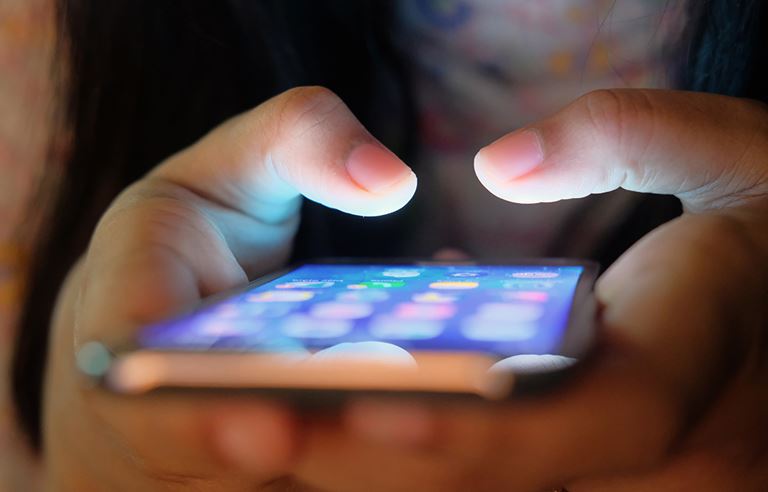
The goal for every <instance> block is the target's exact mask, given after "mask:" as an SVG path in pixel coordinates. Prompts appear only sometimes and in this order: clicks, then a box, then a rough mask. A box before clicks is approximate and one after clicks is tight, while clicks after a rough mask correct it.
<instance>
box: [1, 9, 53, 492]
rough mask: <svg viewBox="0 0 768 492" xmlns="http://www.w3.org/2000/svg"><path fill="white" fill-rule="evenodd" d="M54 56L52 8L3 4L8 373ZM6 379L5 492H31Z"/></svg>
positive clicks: (31, 476)
mask: <svg viewBox="0 0 768 492" xmlns="http://www.w3.org/2000/svg"><path fill="white" fill-rule="evenodd" d="M52 48H53V24H52V3H51V2H50V0H2V1H0V368H2V370H3V371H7V369H8V359H9V357H8V356H9V354H10V347H11V327H12V325H13V322H14V319H15V316H16V314H17V306H18V297H19V295H18V292H19V285H20V278H19V277H20V272H21V270H22V265H23V263H22V262H23V257H24V254H23V251H24V247H23V245H22V244H21V240H20V235H19V233H18V228H19V226H20V224H21V223H22V222H23V221H25V219H27V217H25V213H24V210H25V209H26V207H27V205H28V200H29V199H30V196H31V195H30V193H31V192H32V189H33V187H34V184H35V183H36V182H37V180H38V177H39V176H40V173H41V172H42V166H43V163H44V162H45V161H46V154H47V141H48V134H49V133H48V129H49V123H50V108H51V106H50V98H51V94H52V87H51V76H50V58H51V53H52ZM7 381H8V378H7V377H3V378H0V491H8V492H11V491H13V492H16V491H22V490H23V491H29V490H33V489H34V487H35V483H36V482H37V481H38V480H37V479H36V478H35V477H36V475H38V474H37V473H36V470H35V468H34V466H33V465H32V460H30V459H29V456H28V453H26V452H25V450H24V447H23V446H22V445H21V443H20V440H19V438H18V435H17V433H16V432H15V429H14V426H13V421H12V414H11V410H10V406H9V404H8V393H7V391H8V388H7Z"/></svg>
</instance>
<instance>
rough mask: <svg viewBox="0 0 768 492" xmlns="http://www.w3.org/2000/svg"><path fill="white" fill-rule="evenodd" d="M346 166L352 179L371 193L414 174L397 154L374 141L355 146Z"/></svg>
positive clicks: (385, 189) (382, 189)
mask: <svg viewBox="0 0 768 492" xmlns="http://www.w3.org/2000/svg"><path fill="white" fill-rule="evenodd" d="M346 167H347V172H348V173H349V176H350V177H351V178H352V180H353V181H354V182H355V183H356V184H357V185H358V186H360V187H361V188H363V189H364V190H366V191H370V192H371V193H382V192H386V191H387V190H388V189H389V188H391V187H392V186H394V185H396V184H398V183H399V182H401V181H403V180H405V179H407V178H409V176H411V175H413V172H412V171H411V168H409V167H408V166H407V165H405V163H404V162H403V161H401V160H400V159H399V158H398V157H397V156H396V155H395V154H393V153H392V152H390V151H388V150H387V149H385V148H384V147H382V146H380V145H377V144H374V143H364V144H362V145H359V146H357V147H355V148H354V149H353V150H352V152H351V153H350V154H349V157H348V158H347V162H346Z"/></svg>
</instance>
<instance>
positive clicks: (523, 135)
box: [477, 130, 544, 181]
mask: <svg viewBox="0 0 768 492" xmlns="http://www.w3.org/2000/svg"><path fill="white" fill-rule="evenodd" d="M477 160H478V161H480V162H481V163H482V164H481V165H484V166H487V168H488V169H490V170H491V171H492V172H493V174H495V175H496V176H497V177H498V178H499V179H501V180H503V181H509V180H511V179H515V178H519V177H520V176H523V175H524V174H527V173H529V172H531V171H532V170H533V169H534V168H535V167H536V166H538V165H539V164H541V163H542V161H543V160H544V151H543V150H542V145H541V138H540V137H539V134H538V133H537V132H536V131H535V130H523V131H521V132H515V133H510V134H509V135H505V136H503V137H501V138H500V139H498V140H496V141H495V142H493V143H492V144H490V145H489V146H487V147H485V148H483V149H481V150H480V152H478V154H477Z"/></svg>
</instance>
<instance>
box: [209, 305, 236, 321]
mask: <svg viewBox="0 0 768 492" xmlns="http://www.w3.org/2000/svg"><path fill="white" fill-rule="evenodd" d="M212 312H213V314H215V315H216V316H217V317H219V318H237V317H238V316H241V315H242V309H240V306H238V305H237V304H236V303H227V304H219V305H218V306H216V307H214V308H213V311H212Z"/></svg>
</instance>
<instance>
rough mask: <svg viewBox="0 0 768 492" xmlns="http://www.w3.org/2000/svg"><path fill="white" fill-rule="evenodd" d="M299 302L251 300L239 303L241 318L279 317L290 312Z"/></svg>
mask: <svg viewBox="0 0 768 492" xmlns="http://www.w3.org/2000/svg"><path fill="white" fill-rule="evenodd" d="M299 306H300V304H299V303H296V302H277V303H272V302H251V303H243V304H241V305H240V316H241V317H242V318H247V317H253V318H279V317H281V316H285V315H286V314H288V313H290V312H291V311H293V310H294V309H296V308H297V307H299Z"/></svg>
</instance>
